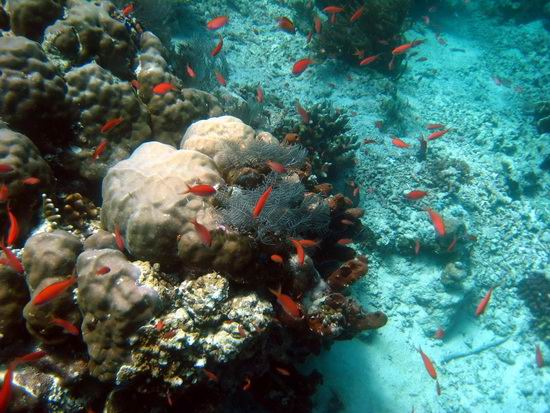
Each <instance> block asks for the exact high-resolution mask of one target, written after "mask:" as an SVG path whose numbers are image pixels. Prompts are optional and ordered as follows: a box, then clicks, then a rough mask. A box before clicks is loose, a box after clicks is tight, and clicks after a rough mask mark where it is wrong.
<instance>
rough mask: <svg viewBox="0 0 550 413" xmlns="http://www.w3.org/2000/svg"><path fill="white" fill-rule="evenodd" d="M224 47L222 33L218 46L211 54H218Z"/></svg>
mask: <svg viewBox="0 0 550 413" xmlns="http://www.w3.org/2000/svg"><path fill="white" fill-rule="evenodd" d="M222 47H223V37H222V35H221V34H220V40H219V41H218V44H217V45H216V47H214V48H213V49H212V51H211V52H210V55H211V56H212V57H214V56H216V55H217V54H218V53H219V52H221V50H222Z"/></svg>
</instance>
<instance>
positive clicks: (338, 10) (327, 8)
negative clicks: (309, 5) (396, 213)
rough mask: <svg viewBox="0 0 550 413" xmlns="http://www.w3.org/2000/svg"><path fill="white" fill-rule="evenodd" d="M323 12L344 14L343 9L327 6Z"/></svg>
mask: <svg viewBox="0 0 550 413" xmlns="http://www.w3.org/2000/svg"><path fill="white" fill-rule="evenodd" d="M323 11H324V12H325V13H329V14H336V13H342V12H343V11H344V9H343V8H342V7H337V6H327V7H325V8H324V9H323Z"/></svg>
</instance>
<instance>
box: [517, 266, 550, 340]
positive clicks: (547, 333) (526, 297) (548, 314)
mask: <svg viewBox="0 0 550 413" xmlns="http://www.w3.org/2000/svg"><path fill="white" fill-rule="evenodd" d="M518 294H519V296H520V297H521V298H522V299H523V301H524V302H525V305H526V306H527V307H528V308H529V310H531V314H532V316H533V320H532V325H533V327H534V328H535V331H536V332H537V334H538V335H539V336H540V338H541V340H543V341H544V342H545V343H546V345H550V301H549V300H548V297H549V295H550V280H549V279H548V275H547V274H540V273H533V274H530V275H528V276H527V277H525V278H524V279H523V280H521V281H520V282H519V284H518Z"/></svg>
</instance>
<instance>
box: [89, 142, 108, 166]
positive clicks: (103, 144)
mask: <svg viewBox="0 0 550 413" xmlns="http://www.w3.org/2000/svg"><path fill="white" fill-rule="evenodd" d="M108 143H109V141H108V140H107V139H101V141H100V142H99V144H98V145H97V146H96V148H95V150H94V153H92V159H93V160H94V161H97V160H98V159H99V157H100V156H101V155H102V154H103V152H105V149H107V144H108Z"/></svg>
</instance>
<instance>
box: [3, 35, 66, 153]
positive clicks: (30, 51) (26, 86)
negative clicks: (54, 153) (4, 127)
mask: <svg viewBox="0 0 550 413" xmlns="http://www.w3.org/2000/svg"><path fill="white" fill-rule="evenodd" d="M66 91H67V88H66V85H65V82H64V81H63V78H62V77H61V76H59V75H58V73H57V71H56V69H55V67H54V66H53V65H52V64H51V63H50V62H49V61H48V59H47V57H46V55H45V54H44V52H43V51H42V49H41V48H40V45H39V44H38V43H35V42H33V41H32V40H29V39H27V38H25V37H20V36H3V37H1V38H0V115H1V116H2V119H3V120H5V121H6V122H7V123H9V125H10V126H11V127H12V128H14V129H16V130H18V131H20V132H23V133H25V134H26V135H27V136H29V137H30V138H31V139H32V141H33V142H34V143H35V144H36V145H37V146H38V147H39V148H40V149H43V150H53V149H55V146H56V144H58V143H60V142H63V141H65V140H66V139H68V137H70V131H69V126H70V124H71V121H72V119H73V118H74V114H75V113H74V112H73V111H72V108H71V107H70V106H69V105H68V101H67V99H66V96H65V94H66Z"/></svg>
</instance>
